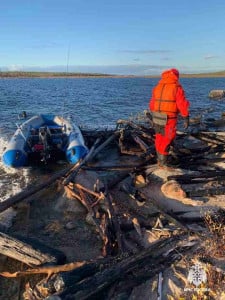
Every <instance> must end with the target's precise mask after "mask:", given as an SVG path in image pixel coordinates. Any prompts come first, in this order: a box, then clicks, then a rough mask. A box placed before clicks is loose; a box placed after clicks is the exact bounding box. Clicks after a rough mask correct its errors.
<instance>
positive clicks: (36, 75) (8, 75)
mask: <svg viewBox="0 0 225 300" xmlns="http://www.w3.org/2000/svg"><path fill="white" fill-rule="evenodd" d="M54 77H56V78H57V77H58V78H60V77H62V78H63V77H70V78H79V77H93V78H94V77H147V78H156V77H160V75H143V76H141V75H139V76H135V75H112V74H101V73H67V72H22V71H10V72H0V78H54ZM180 77H183V78H200V77H205V78H206V77H225V71H220V72H212V73H195V74H180Z"/></svg>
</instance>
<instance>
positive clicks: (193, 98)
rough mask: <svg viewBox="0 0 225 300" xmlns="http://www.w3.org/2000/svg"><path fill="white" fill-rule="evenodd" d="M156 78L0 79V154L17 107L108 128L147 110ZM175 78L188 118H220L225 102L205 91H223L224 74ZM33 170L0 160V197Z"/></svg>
mask: <svg viewBox="0 0 225 300" xmlns="http://www.w3.org/2000/svg"><path fill="white" fill-rule="evenodd" d="M157 82H158V79H155V78H154V79H152V78H52V79H42V78H41V79H40V78H32V79H30V78H29V79H20V78H19V79H18V78H16V79H0V108H1V109H0V154H2V152H3V149H4V147H5V146H6V144H7V141H8V139H9V138H10V137H11V135H12V134H13V133H14V131H15V128H16V123H17V122H18V114H20V113H21V112H22V111H26V112H27V115H28V117H30V116H32V115H34V114H39V113H53V114H58V115H63V116H70V117H71V118H72V120H73V121H74V122H75V123H76V124H77V125H80V126H84V127H89V128H99V127H107V128H108V127H111V126H115V124H116V121H117V120H118V119H127V118H129V117H131V116H133V115H136V114H137V113H139V112H142V111H143V110H145V109H147V108H148V102H149V98H150V96H151V91H152V88H153V86H154V85H155V84H156V83H157ZM180 82H181V84H182V85H183V88H184V90H185V92H186V97H187V99H188V100H189V101H190V104H191V109H190V113H191V117H195V116H199V115H200V114H201V115H202V117H203V119H204V118H215V119H218V118H220V117H221V113H222V112H224V111H225V100H220V101H214V100H210V99H209V98H208V94H209V92H210V91H211V90H213V89H223V90H224V89H225V78H181V80H180ZM35 172H37V170H31V169H30V168H24V169H22V170H11V169H6V168H5V167H4V166H3V165H2V163H1V161H0V188H1V192H0V201H3V200H5V199H6V198H7V197H9V196H10V195H13V194H15V193H17V192H18V191H19V190H21V188H22V187H24V186H26V185H27V184H28V183H29V182H30V181H31V180H34V177H35V176H41V175H40V174H38V173H37V174H36V173H35ZM46 172H47V170H46ZM35 174H36V175H35ZM43 176H46V175H45V174H44V175H43ZM13 213H14V212H13V210H9V211H8V212H7V213H5V214H4V217H3V214H1V215H0V216H1V217H0V223H1V222H2V223H4V222H6V223H7V222H8V220H10V217H8V215H7V214H9V215H10V216H11V215H12V214H13ZM6 215H7V216H6ZM5 216H6V217H5Z"/></svg>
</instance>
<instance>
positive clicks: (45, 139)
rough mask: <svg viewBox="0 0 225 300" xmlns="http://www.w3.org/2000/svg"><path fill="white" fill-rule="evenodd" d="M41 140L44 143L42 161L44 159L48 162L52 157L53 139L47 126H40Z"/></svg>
mask: <svg viewBox="0 0 225 300" xmlns="http://www.w3.org/2000/svg"><path fill="white" fill-rule="evenodd" d="M39 140H40V142H41V143H42V144H43V151H42V159H41V161H44V162H45V163H47V160H48V159H49V158H50V152H49V150H50V148H51V145H50V143H51V139H50V134H49V132H48V128H47V127H46V126H45V127H40V129H39Z"/></svg>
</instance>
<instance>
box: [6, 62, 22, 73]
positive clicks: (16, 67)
mask: <svg viewBox="0 0 225 300" xmlns="http://www.w3.org/2000/svg"><path fill="white" fill-rule="evenodd" d="M6 69H7V71H11V72H14V71H22V70H23V66H22V65H16V64H15V65H14V64H12V65H10V66H8V67H6Z"/></svg>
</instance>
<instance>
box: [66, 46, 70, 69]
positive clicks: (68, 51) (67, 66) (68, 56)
mask: <svg viewBox="0 0 225 300" xmlns="http://www.w3.org/2000/svg"><path fill="white" fill-rule="evenodd" d="M69 60H70V45H69V47H68V50H67V64H66V73H67V74H68V72H69Z"/></svg>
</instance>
